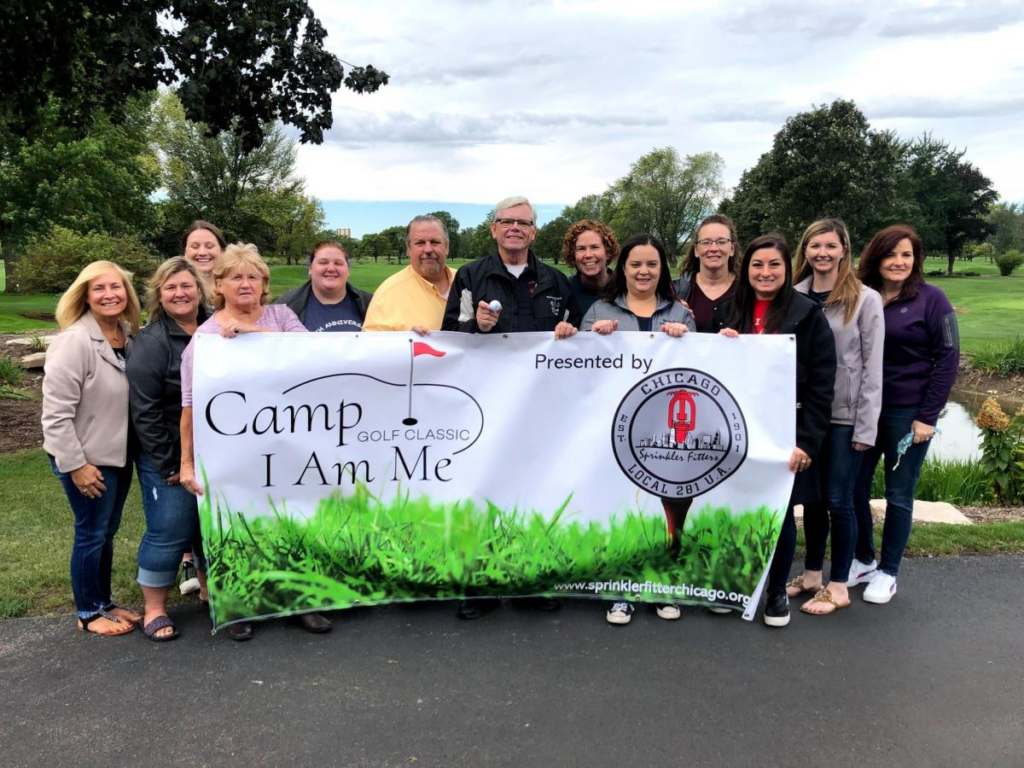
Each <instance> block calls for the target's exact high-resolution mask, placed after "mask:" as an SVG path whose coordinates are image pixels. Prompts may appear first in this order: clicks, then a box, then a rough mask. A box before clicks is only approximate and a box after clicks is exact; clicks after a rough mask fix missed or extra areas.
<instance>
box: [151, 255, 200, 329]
mask: <svg viewBox="0 0 1024 768" xmlns="http://www.w3.org/2000/svg"><path fill="white" fill-rule="evenodd" d="M179 272H188V273H189V274H190V275H192V277H194V278H195V280H196V289H197V290H198V291H199V305H200V306H202V307H207V306H209V305H210V296H209V291H207V289H206V277H205V275H203V273H202V272H200V271H199V270H198V269H196V265H195V264H193V263H192V262H191V261H189V260H188V259H186V258H185V257H184V256H172V257H171V258H169V259H167V261H165V262H164V263H163V264H161V265H160V266H159V267H157V268H156V272H154V273H153V276H152V277H151V278H149V282H148V283H146V316H147V317H148V318H149V322H153V321H154V320H156V319H157V318H158V317H160V315H162V314H163V313H164V305H163V304H162V303H161V302H160V290H161V289H162V288H163V287H164V283H166V282H167V281H168V280H169V279H170V278H172V277H174V276H175V275H176V274H178V273H179Z"/></svg>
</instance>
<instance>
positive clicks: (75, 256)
mask: <svg viewBox="0 0 1024 768" xmlns="http://www.w3.org/2000/svg"><path fill="white" fill-rule="evenodd" d="M100 260H104V261H112V262H114V263H115V264H117V265H119V266H121V267H122V268H124V269H126V270H128V271H129V272H131V273H132V276H133V277H132V282H133V283H134V285H135V290H136V291H137V292H138V293H139V296H140V297H143V296H145V285H146V279H147V278H148V277H149V276H150V275H151V274H152V273H153V270H154V269H156V267H157V264H159V261H158V260H157V259H156V258H154V257H153V256H152V255H151V254H150V253H149V252H148V251H147V249H146V248H145V246H143V244H142V243H141V242H140V241H139V239H138V238H136V237H134V236H133V235H124V236H114V235H108V234H106V233H105V232H89V233H85V234H83V233H81V232H76V231H74V230H71V229H68V228H66V227H62V226H59V225H58V226H55V227H53V228H52V229H51V230H50V231H49V232H48V233H47V234H46V235H45V236H43V237H40V238H38V239H36V240H33V241H32V242H31V243H30V244H29V246H28V249H27V251H26V253H25V257H24V258H23V259H21V260H20V261H19V262H18V264H17V267H16V269H15V272H16V275H17V287H18V289H19V290H22V291H26V292H31V293H62V292H63V291H65V290H67V287H68V286H69V285H71V283H72V282H74V279H75V278H76V277H78V273H79V272H81V271H82V269H83V268H84V267H85V266H86V265H87V264H91V263H92V262H94V261H100Z"/></svg>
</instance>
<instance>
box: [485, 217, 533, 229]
mask: <svg viewBox="0 0 1024 768" xmlns="http://www.w3.org/2000/svg"><path fill="white" fill-rule="evenodd" d="M494 223H495V224H497V225H498V226H499V227H503V228H504V229H508V228H509V227H511V226H513V225H518V226H520V227H523V228H524V229H525V228H526V227H532V226H533V222H532V221H530V220H529V219H495V220H494Z"/></svg>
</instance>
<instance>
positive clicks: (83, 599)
mask: <svg viewBox="0 0 1024 768" xmlns="http://www.w3.org/2000/svg"><path fill="white" fill-rule="evenodd" d="M50 467H51V468H52V469H53V474H55V475H56V476H57V479H58V480H60V483H61V485H62V486H64V495H65V496H67V497H68V503H70V504H71V511H72V512H73V513H74V515H75V540H74V543H73V544H72V546H71V591H72V592H73V593H74V595H75V609H76V610H77V612H78V618H80V619H88V618H89V617H91V616H95V615H96V614H97V613H99V612H100V611H105V610H109V609H110V608H112V607H113V606H114V598H113V597H112V596H111V594H110V575H111V571H112V570H113V564H114V535H115V534H116V533H117V529H118V528H119V527H120V525H121V511H122V510H123V509H124V502H125V499H126V498H128V489H129V488H131V486H132V465H131V464H130V463H129V464H128V465H127V466H125V467H98V469H99V471H100V472H101V473H102V475H103V484H104V485H105V486H107V490H105V491H104V492H103V493H102V494H100V496H99V498H96V499H90V498H88V497H86V496H84V495H83V494H82V492H81V491H79V490H78V488H77V487H76V486H75V483H74V481H73V480H72V479H71V473H70V472H61V471H60V470H59V469H57V462H56V461H54V459H53V456H50Z"/></svg>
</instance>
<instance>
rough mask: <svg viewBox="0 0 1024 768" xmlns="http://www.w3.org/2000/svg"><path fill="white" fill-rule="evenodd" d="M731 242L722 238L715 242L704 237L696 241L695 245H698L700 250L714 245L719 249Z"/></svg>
mask: <svg viewBox="0 0 1024 768" xmlns="http://www.w3.org/2000/svg"><path fill="white" fill-rule="evenodd" d="M731 242H733V241H732V240H727V239H726V238H724V237H720V238H718V239H717V240H712V239H710V238H707V237H706V238H704V239H703V240H698V241H697V245H699V246H700V247H701V248H710V247H711V244H712V243H714V244H715V245H717V246H718V247H719V248H725V246H727V245H728V244H729V243H731Z"/></svg>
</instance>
